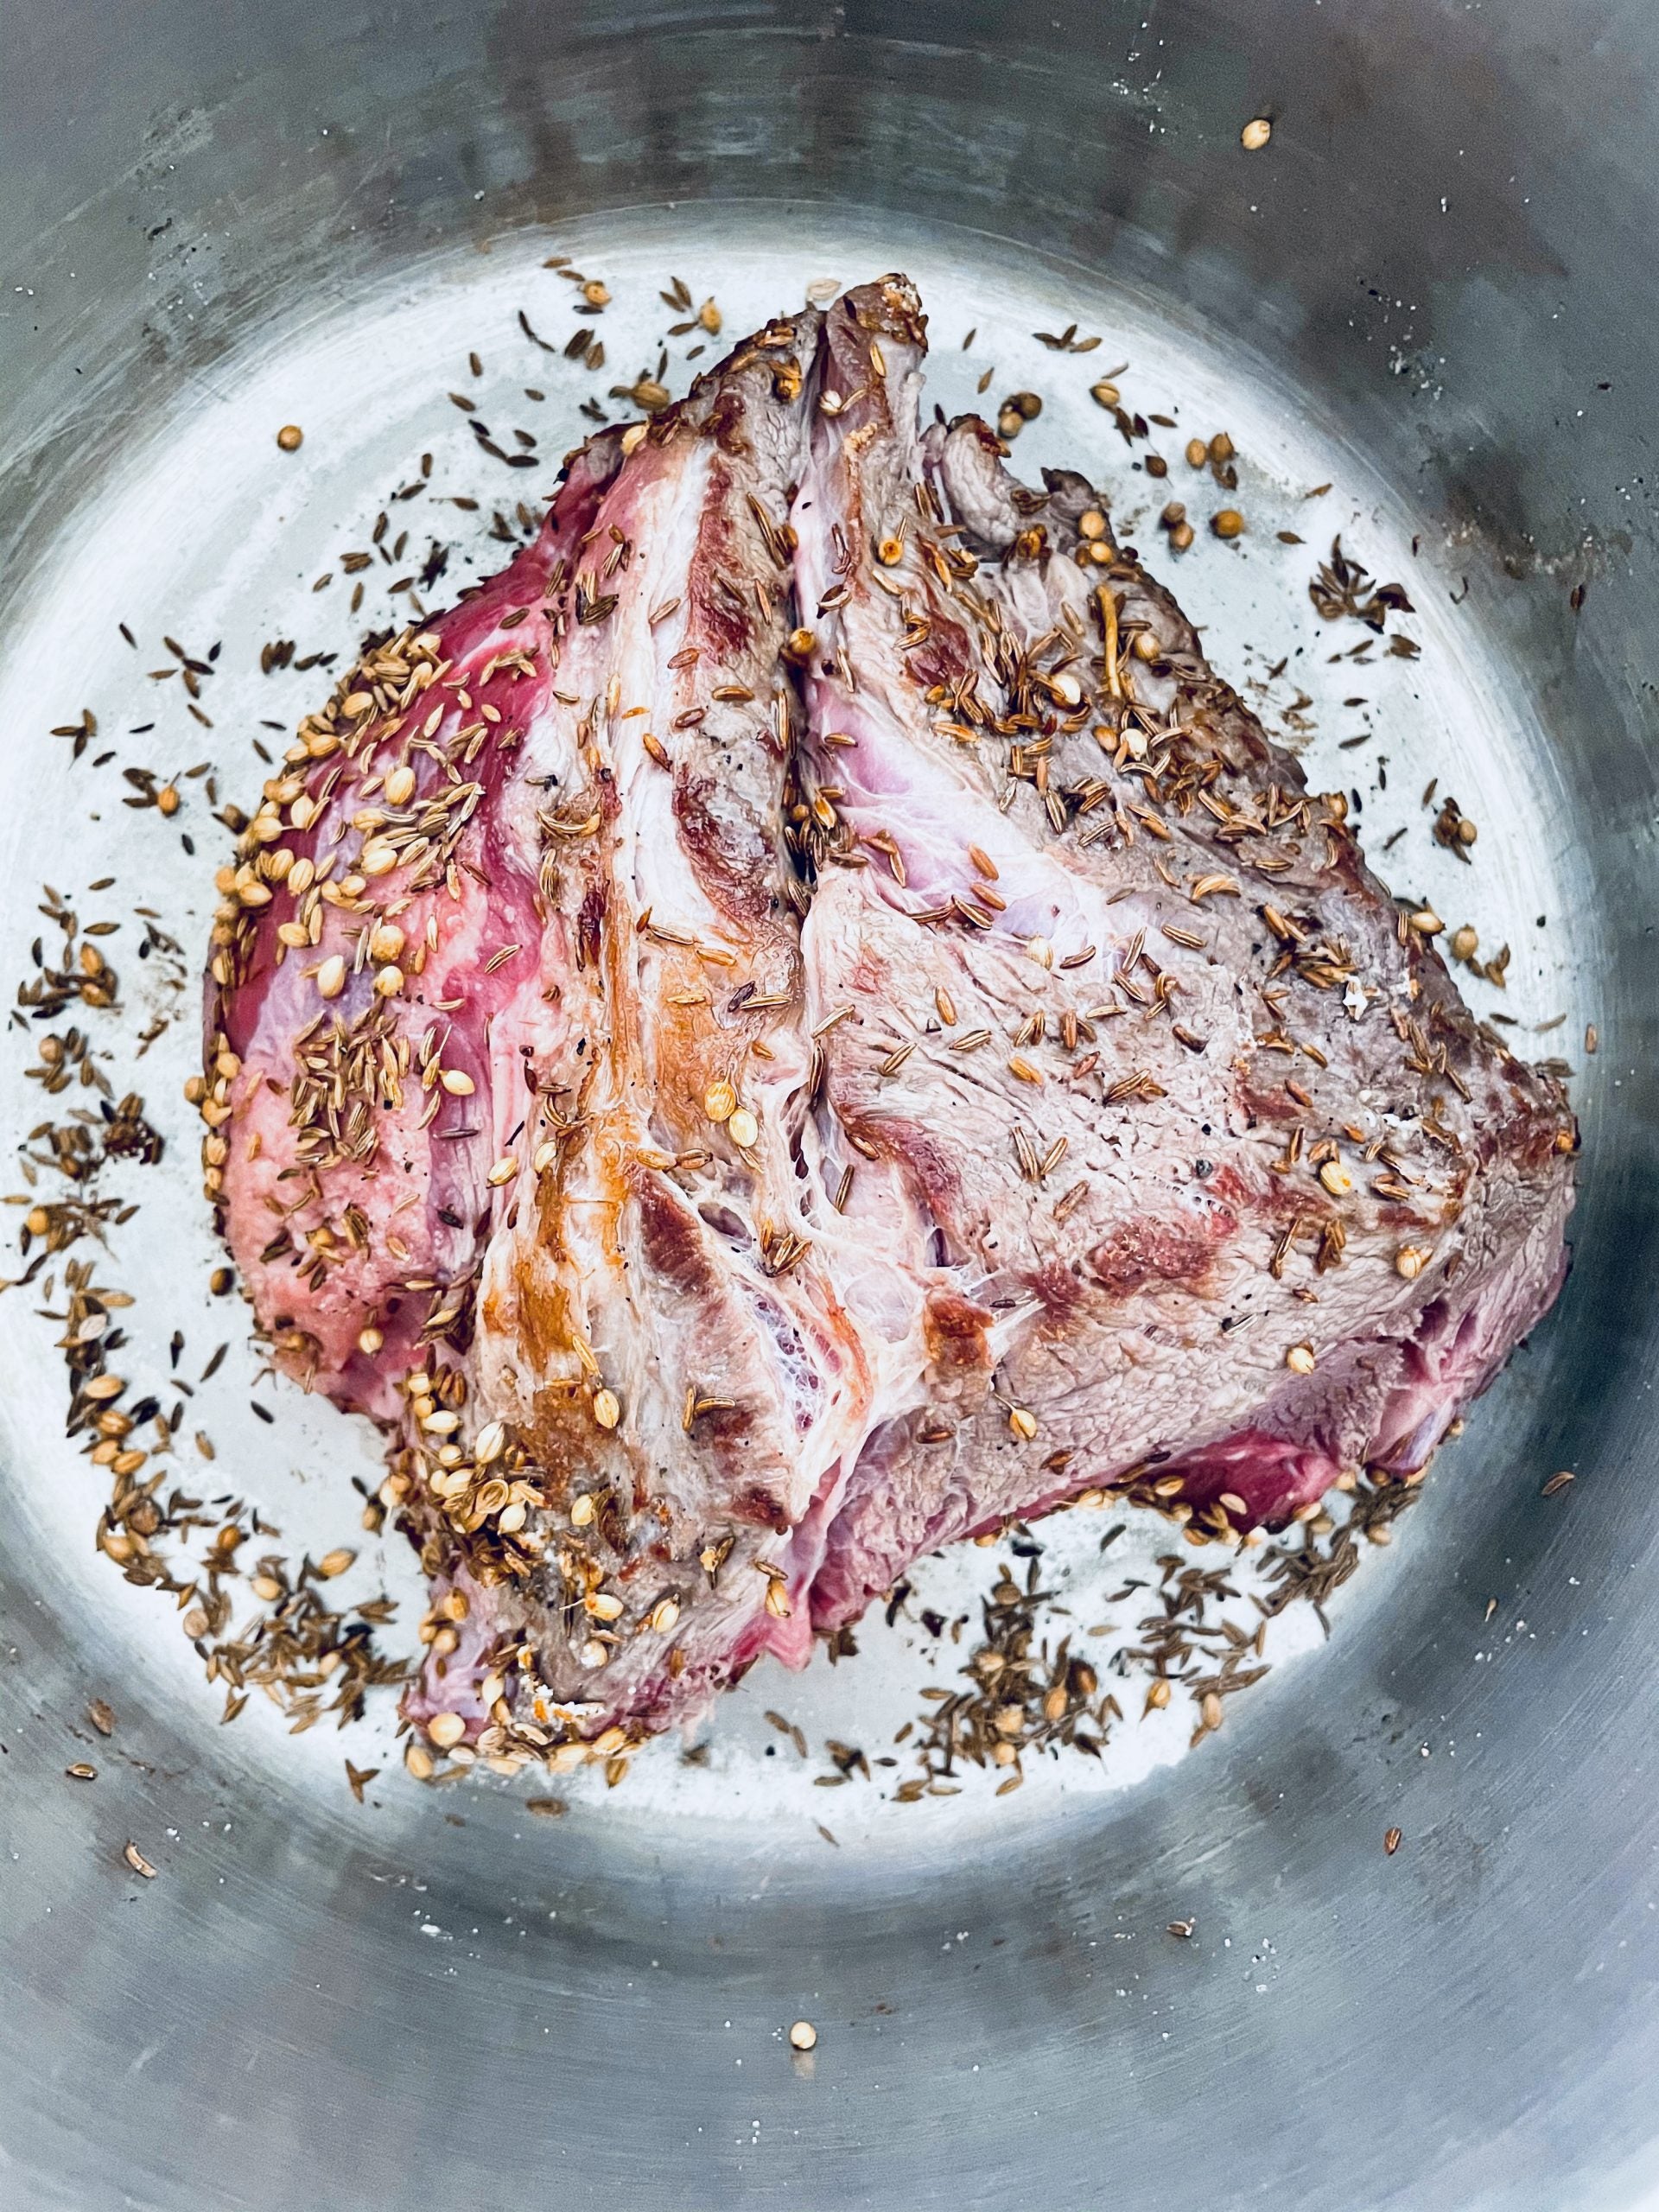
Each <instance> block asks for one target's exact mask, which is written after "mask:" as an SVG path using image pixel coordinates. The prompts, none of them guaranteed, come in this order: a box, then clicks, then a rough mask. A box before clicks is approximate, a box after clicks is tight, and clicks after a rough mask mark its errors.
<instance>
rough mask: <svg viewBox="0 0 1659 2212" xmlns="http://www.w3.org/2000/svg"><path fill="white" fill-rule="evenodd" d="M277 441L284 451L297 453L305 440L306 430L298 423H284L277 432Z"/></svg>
mask: <svg viewBox="0 0 1659 2212" xmlns="http://www.w3.org/2000/svg"><path fill="white" fill-rule="evenodd" d="M304 442H305V432H304V431H303V430H302V429H301V428H300V426H299V424H298V423H283V427H282V429H280V430H278V431H277V444H278V445H279V446H280V447H281V448H282V449H283V452H284V453H297V452H298V451H299V449H300V448H301V446H302V445H303V444H304Z"/></svg>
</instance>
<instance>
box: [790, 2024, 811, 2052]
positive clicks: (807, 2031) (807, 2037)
mask: <svg viewBox="0 0 1659 2212" xmlns="http://www.w3.org/2000/svg"><path fill="white" fill-rule="evenodd" d="M817 2040H818V2031H817V2029H816V2028H815V2027H814V2026H813V2024H812V2023H811V2021H810V2020H797V2021H796V2023H795V2024H794V2026H793V2027H791V2030H790V2031H789V2044H790V2049H791V2050H811V2049H812V2048H813V2046H814V2045H815V2044H817Z"/></svg>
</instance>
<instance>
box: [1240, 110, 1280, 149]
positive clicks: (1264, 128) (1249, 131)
mask: <svg viewBox="0 0 1659 2212" xmlns="http://www.w3.org/2000/svg"><path fill="white" fill-rule="evenodd" d="M1272 136H1273V124H1271V122H1269V120H1268V118H1267V117H1266V116H1265V115H1258V116H1255V117H1253V118H1251V120H1250V121H1249V123H1247V124H1245V126H1244V128H1243V130H1241V131H1240V132H1239V134H1238V143H1239V144H1240V145H1241V146H1242V147H1243V149H1244V150H1245V152H1246V153H1247V154H1259V153H1260V152H1261V150H1262V148H1263V147H1264V146H1265V145H1266V144H1267V143H1268V139H1269V138H1271V137H1272Z"/></svg>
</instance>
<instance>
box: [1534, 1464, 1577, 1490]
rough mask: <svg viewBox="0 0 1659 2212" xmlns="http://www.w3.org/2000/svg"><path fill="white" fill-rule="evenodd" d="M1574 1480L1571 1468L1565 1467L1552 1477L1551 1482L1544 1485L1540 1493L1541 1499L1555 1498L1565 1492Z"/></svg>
mask: <svg viewBox="0 0 1659 2212" xmlns="http://www.w3.org/2000/svg"><path fill="white" fill-rule="evenodd" d="M1572 1480H1573V1470H1572V1469H1571V1468H1570V1467H1563V1468H1562V1469H1561V1471H1560V1473H1559V1474H1555V1475H1552V1476H1551V1477H1550V1478H1549V1480H1548V1482H1547V1483H1546V1484H1544V1486H1543V1489H1542V1490H1541V1491H1540V1492H1539V1496H1540V1497H1555V1496H1556V1494H1557V1493H1558V1492H1559V1491H1564V1490H1565V1489H1566V1488H1567V1484H1569V1483H1570V1482H1571V1481H1572Z"/></svg>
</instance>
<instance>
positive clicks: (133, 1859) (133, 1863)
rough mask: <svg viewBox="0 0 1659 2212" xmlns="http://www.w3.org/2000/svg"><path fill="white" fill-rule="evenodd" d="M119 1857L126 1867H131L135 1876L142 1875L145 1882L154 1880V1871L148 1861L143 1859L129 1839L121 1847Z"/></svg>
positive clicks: (140, 1852) (142, 1855) (141, 1853)
mask: <svg viewBox="0 0 1659 2212" xmlns="http://www.w3.org/2000/svg"><path fill="white" fill-rule="evenodd" d="M121 1856H122V1857H123V1858H124V1859H125V1860H126V1862H127V1864H128V1866H130V1867H131V1869H132V1871H133V1872H134V1873H135V1874H142V1875H143V1878H144V1879H145V1881H147V1882H153V1881H154V1880H155V1879H156V1869H155V1868H154V1867H153V1866H151V1865H150V1863H149V1859H146V1858H145V1856H144V1854H143V1852H142V1851H140V1850H139V1848H138V1847H137V1844H136V1843H134V1842H132V1841H131V1840H130V1839H129V1840H128V1841H127V1842H126V1843H125V1844H124V1845H123V1847H122V1850H121Z"/></svg>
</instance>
